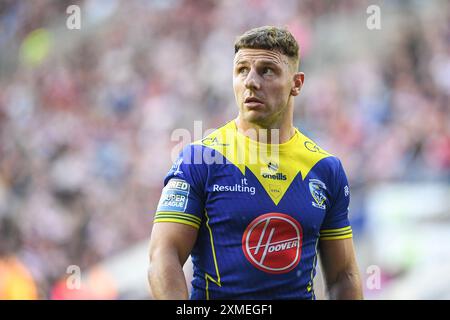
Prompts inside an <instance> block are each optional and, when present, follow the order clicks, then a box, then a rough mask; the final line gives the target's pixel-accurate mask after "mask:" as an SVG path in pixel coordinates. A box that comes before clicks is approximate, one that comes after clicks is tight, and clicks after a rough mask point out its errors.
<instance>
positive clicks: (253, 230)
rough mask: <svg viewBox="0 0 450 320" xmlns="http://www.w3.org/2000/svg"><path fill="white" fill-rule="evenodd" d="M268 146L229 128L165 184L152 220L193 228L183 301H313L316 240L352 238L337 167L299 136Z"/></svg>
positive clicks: (184, 160) (185, 158) (189, 151)
mask: <svg viewBox="0 0 450 320" xmlns="http://www.w3.org/2000/svg"><path fill="white" fill-rule="evenodd" d="M268 146H270V145H264V144H262V143H258V142H256V141H254V140H251V139H249V138H247V137H246V136H244V135H242V134H241V133H239V132H238V131H237V127H236V124H235V122H234V121H231V122H229V123H227V124H226V125H225V126H223V127H222V128H219V129H218V130H216V131H214V132H213V133H212V134H210V135H209V136H207V137H206V138H204V139H203V140H201V141H197V142H194V143H192V144H190V145H188V146H187V147H185V148H184V149H183V151H182V152H181V154H180V156H179V158H178V160H177V161H176V162H175V164H174V165H173V166H172V168H171V170H170V171H169V173H168V175H167V176H166V178H165V181H164V184H165V187H164V189H163V193H162V196H161V200H160V202H159V204H158V208H157V211H156V214H155V219H154V222H155V223H159V222H176V223H182V224H186V225H189V226H192V227H194V228H197V229H198V237H197V240H196V243H195V245H194V248H193V250H192V252H191V258H192V262H193V265H194V278H193V280H192V293H191V297H190V298H191V299H314V289H313V278H314V275H315V267H316V263H317V245H318V241H319V239H321V240H335V239H345V238H351V237H352V230H351V226H350V223H349V220H348V206H349V187H348V182H347V178H346V175H345V173H344V170H343V168H342V165H341V163H340V161H339V160H338V159H337V158H336V157H334V156H332V155H330V154H329V153H327V152H325V151H324V150H322V149H321V148H319V147H318V146H317V145H316V144H315V143H314V142H312V141H311V140H310V139H308V138H307V137H306V136H304V135H303V134H302V133H300V131H298V130H297V129H296V132H295V135H294V136H293V137H292V138H291V139H290V140H289V141H288V142H286V143H284V144H279V145H277V146H278V150H275V151H273V150H272V151H271V150H270V149H269V150H267V149H266V147H268ZM272 146H273V145H272ZM255 151H256V153H257V154H258V156H257V157H255V156H254V154H255Z"/></svg>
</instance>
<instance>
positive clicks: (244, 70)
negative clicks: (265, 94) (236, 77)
mask: <svg viewBox="0 0 450 320" xmlns="http://www.w3.org/2000/svg"><path fill="white" fill-rule="evenodd" d="M238 73H239V74H247V73H248V68H247V67H240V68H239V69H238Z"/></svg>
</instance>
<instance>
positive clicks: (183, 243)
mask: <svg viewBox="0 0 450 320" xmlns="http://www.w3.org/2000/svg"><path fill="white" fill-rule="evenodd" d="M197 234H198V229H197V228H194V227H192V226H190V225H186V224H181V223H170V222H169V223H167V222H164V223H154V224H153V229H152V234H151V238H150V258H151V259H152V260H153V259H155V258H157V257H158V256H160V255H161V254H166V253H167V254H176V255H177V256H178V259H179V261H180V265H181V266H182V265H184V263H185V262H186V260H187V258H188V257H189V254H190V253H191V251H192V248H193V247H194V244H195V241H196V239H197Z"/></svg>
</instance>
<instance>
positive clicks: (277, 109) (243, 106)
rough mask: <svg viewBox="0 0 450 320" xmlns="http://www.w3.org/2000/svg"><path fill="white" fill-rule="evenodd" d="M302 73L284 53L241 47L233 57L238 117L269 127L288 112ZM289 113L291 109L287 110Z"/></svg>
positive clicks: (301, 79)
mask: <svg viewBox="0 0 450 320" xmlns="http://www.w3.org/2000/svg"><path fill="white" fill-rule="evenodd" d="M303 77H304V75H303V73H296V72H295V67H293V66H292V62H290V61H289V58H288V57H287V56H285V55H284V54H281V53H279V52H276V51H270V50H264V49H240V50H239V51H238V52H237V54H236V56H235V58H234V70H233V88H234V95H235V98H236V102H237V104H238V106H239V113H240V117H241V118H242V119H243V120H244V121H246V122H249V123H253V124H257V125H260V126H263V127H269V126H270V125H271V124H273V123H275V122H279V121H280V120H281V119H282V118H283V117H285V116H286V113H287V112H289V108H288V106H289V103H292V96H296V95H298V94H299V93H300V89H301V86H302V84H303ZM290 112H292V111H290Z"/></svg>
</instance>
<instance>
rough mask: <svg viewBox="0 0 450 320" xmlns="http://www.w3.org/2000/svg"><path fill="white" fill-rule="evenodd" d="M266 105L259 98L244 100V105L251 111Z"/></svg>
mask: <svg viewBox="0 0 450 320" xmlns="http://www.w3.org/2000/svg"><path fill="white" fill-rule="evenodd" d="M263 104H264V103H263V102H262V101H261V100H260V99H258V98H256V97H247V98H246V99H245V100H244V105H245V106H246V107H247V108H249V109H253V108H257V107H260V106H262V105H263Z"/></svg>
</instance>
